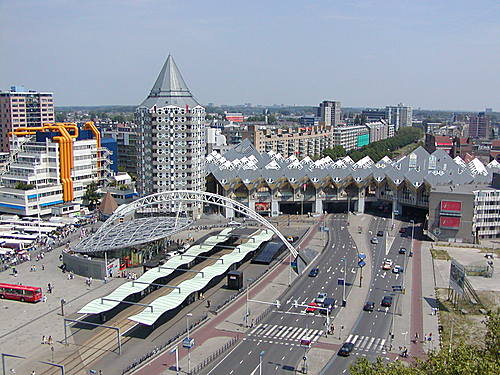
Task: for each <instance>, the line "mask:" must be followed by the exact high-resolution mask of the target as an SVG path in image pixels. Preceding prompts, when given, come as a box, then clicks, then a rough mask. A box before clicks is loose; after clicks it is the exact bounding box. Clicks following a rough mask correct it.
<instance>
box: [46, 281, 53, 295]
mask: <svg viewBox="0 0 500 375" xmlns="http://www.w3.org/2000/svg"><path fill="white" fill-rule="evenodd" d="M47 291H48V292H49V293H50V294H52V285H51V284H50V283H48V284H47Z"/></svg>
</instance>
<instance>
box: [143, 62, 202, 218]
mask: <svg viewBox="0 0 500 375" xmlns="http://www.w3.org/2000/svg"><path fill="white" fill-rule="evenodd" d="M204 121H205V108H203V107H202V106H201V105H200V104H199V103H198V102H197V101H196V100H195V99H194V98H193V95H192V94H191V92H190V91H189V89H188V87H187V85H186V83H185V82H184V79H183V78H182V75H181V73H180V72H179V69H178V68H177V65H176V64H175V62H174V59H173V57H172V56H170V55H169V56H168V58H167V61H166V62H165V64H164V65H163V68H162V69H161V71H160V74H159V76H158V78H157V79H156V82H155V84H154V86H153V88H152V89H151V92H150V94H149V95H148V97H147V98H146V99H145V100H144V101H143V102H142V103H141V105H140V106H139V107H138V108H137V110H136V124H137V125H138V130H139V134H140V136H139V138H138V147H139V150H140V152H139V155H138V157H137V162H138V165H137V177H138V184H137V189H138V192H139V194H141V195H148V194H153V193H159V192H163V191H170V190H195V191H202V190H204V186H205V159H204V157H205V134H204ZM176 206H177V203H176V202H174V203H171V204H164V205H162V207H161V209H165V210H167V209H169V210H173V209H174V208H175V207H176ZM183 209H186V210H187V211H188V212H190V214H191V215H193V216H194V217H198V216H199V215H200V214H201V211H202V205H201V204H200V203H188V204H187V205H186V206H185V207H183Z"/></svg>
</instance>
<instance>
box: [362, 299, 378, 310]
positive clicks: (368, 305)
mask: <svg viewBox="0 0 500 375" xmlns="http://www.w3.org/2000/svg"><path fill="white" fill-rule="evenodd" d="M374 309H375V302H370V301H368V302H367V303H365V305H364V306H363V310H364V311H369V312H371V311H373V310H374Z"/></svg>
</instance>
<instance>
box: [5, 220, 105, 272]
mask: <svg viewBox="0 0 500 375" xmlns="http://www.w3.org/2000/svg"><path fill="white" fill-rule="evenodd" d="M97 219H98V216H97V215H96V214H93V215H89V216H85V217H82V218H80V219H79V220H78V222H77V223H75V224H67V225H65V226H64V227H60V228H57V229H55V230H54V231H53V232H52V233H50V234H47V235H43V236H41V237H40V238H37V239H36V240H35V241H33V244H32V245H31V246H30V247H29V248H27V249H24V250H14V249H13V250H12V251H10V252H7V253H5V254H0V271H4V270H7V269H9V268H11V267H12V268H13V269H12V272H13V274H14V275H15V276H17V274H18V270H17V269H16V268H15V267H16V266H17V265H19V264H21V263H24V262H31V261H32V260H36V261H37V262H39V261H40V260H43V258H44V256H45V255H44V254H45V253H47V252H50V251H52V250H53V249H54V248H57V247H59V246H62V245H64V244H69V242H70V240H71V239H72V237H74V234H75V233H76V232H77V231H79V232H78V234H79V237H80V239H81V238H83V237H84V236H87V235H88V234H89V231H90V229H89V228H85V226H88V225H92V224H95V223H96V222H97ZM40 268H43V265H42V266H41V267H40ZM36 270H37V266H36V265H33V266H32V267H31V271H36Z"/></svg>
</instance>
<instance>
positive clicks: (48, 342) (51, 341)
mask: <svg viewBox="0 0 500 375" xmlns="http://www.w3.org/2000/svg"><path fill="white" fill-rule="evenodd" d="M47 344H49V345H54V341H53V340H52V336H49V339H48V340H47Z"/></svg>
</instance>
